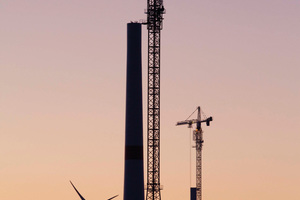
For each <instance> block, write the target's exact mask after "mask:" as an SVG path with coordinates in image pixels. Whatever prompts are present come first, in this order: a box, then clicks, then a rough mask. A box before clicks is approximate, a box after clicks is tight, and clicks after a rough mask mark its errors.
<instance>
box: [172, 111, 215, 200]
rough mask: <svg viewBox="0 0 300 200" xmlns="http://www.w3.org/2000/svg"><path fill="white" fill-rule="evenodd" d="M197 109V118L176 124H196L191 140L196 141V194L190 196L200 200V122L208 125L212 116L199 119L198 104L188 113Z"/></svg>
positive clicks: (201, 134)
mask: <svg viewBox="0 0 300 200" xmlns="http://www.w3.org/2000/svg"><path fill="white" fill-rule="evenodd" d="M197 110H198V115H197V119H189V118H190V117H188V119H186V120H184V121H180V122H177V124H176V126H179V125H185V124H187V125H188V127H189V128H192V125H193V124H196V130H194V131H193V140H194V141H195V143H196V194H192V191H191V198H192V196H196V200H202V144H203V142H204V140H203V131H202V128H201V123H204V122H205V123H206V125H207V126H209V125H210V122H211V121H213V118H212V117H208V118H206V117H205V119H203V120H202V119H201V109H200V106H198V107H197V109H196V110H195V111H194V112H193V113H192V114H191V115H190V116H192V115H193V114H194V113H195V112H196V111H197Z"/></svg>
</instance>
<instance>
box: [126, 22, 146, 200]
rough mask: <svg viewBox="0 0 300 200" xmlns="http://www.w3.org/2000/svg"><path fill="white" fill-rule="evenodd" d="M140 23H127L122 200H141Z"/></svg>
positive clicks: (142, 189) (142, 167) (142, 165)
mask: <svg viewBox="0 0 300 200" xmlns="http://www.w3.org/2000/svg"><path fill="white" fill-rule="evenodd" d="M141 37H142V35H141V24H140V23H128V24H127V81H126V125H125V176H124V200H144V160H143V104H142V48H141V47H142V45H141Z"/></svg>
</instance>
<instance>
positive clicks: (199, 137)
mask: <svg viewBox="0 0 300 200" xmlns="http://www.w3.org/2000/svg"><path fill="white" fill-rule="evenodd" d="M194 140H195V142H196V199H197V200H202V144H203V142H204V141H203V131H202V128H200V129H199V130H195V131H194Z"/></svg>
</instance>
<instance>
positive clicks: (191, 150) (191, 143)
mask: <svg viewBox="0 0 300 200" xmlns="http://www.w3.org/2000/svg"><path fill="white" fill-rule="evenodd" d="M191 187H192V127H191V128H190V188H191Z"/></svg>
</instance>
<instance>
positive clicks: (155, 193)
mask: <svg viewBox="0 0 300 200" xmlns="http://www.w3.org/2000/svg"><path fill="white" fill-rule="evenodd" d="M145 13H146V14H147V22H146V25H147V29H148V109H147V115H148V127H147V133H148V134H147V194H146V199H147V200H160V199H161V194H160V190H161V187H160V32H161V30H162V21H163V14H164V13H165V9H164V6H163V1H162V0H148V1H147V11H146V12H145Z"/></svg>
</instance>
